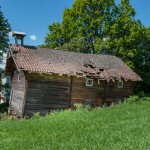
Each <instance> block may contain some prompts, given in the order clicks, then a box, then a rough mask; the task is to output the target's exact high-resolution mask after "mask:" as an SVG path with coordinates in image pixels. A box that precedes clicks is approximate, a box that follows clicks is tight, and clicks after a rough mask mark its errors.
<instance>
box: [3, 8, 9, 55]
mask: <svg viewBox="0 0 150 150" xmlns="http://www.w3.org/2000/svg"><path fill="white" fill-rule="evenodd" d="M10 31H11V29H10V24H9V23H8V20H6V19H5V18H4V15H3V12H2V11H1V7H0V56H2V54H3V52H6V49H7V48H8V41H9V32H10Z"/></svg>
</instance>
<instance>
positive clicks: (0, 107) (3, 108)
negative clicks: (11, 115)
mask: <svg viewBox="0 0 150 150" xmlns="http://www.w3.org/2000/svg"><path fill="white" fill-rule="evenodd" d="M8 107H9V103H2V104H0V113H4V112H8Z"/></svg>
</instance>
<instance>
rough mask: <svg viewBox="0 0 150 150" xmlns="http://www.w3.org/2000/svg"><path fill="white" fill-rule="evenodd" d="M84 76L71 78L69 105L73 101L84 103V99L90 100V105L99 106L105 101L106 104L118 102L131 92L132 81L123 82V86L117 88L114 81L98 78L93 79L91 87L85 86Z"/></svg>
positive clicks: (72, 103)
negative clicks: (99, 79)
mask: <svg viewBox="0 0 150 150" xmlns="http://www.w3.org/2000/svg"><path fill="white" fill-rule="evenodd" d="M85 84H86V79H85V78H76V77H73V79H72V93H71V107H72V108H73V105H74V103H82V104H84V102H85V100H86V99H90V100H91V101H92V106H94V107H97V106H101V105H102V103H103V102H105V103H106V104H107V105H108V106H109V105H110V104H111V103H112V102H115V103H116V102H118V101H120V100H123V99H124V98H126V97H129V96H130V95H132V94H133V87H132V82H131V81H128V82H125V81H124V82H123V88H117V81H116V82H112V81H110V82H107V81H103V80H101V81H100V84H98V79H94V80H93V87H86V85H85Z"/></svg>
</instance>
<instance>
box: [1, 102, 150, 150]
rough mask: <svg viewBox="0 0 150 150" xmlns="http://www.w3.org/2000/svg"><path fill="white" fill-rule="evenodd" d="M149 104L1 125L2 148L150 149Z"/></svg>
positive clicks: (57, 149) (37, 149) (36, 118)
mask: <svg viewBox="0 0 150 150" xmlns="http://www.w3.org/2000/svg"><path fill="white" fill-rule="evenodd" d="M149 114H150V102H146V101H144V102H140V103H137V104H127V103H124V104H119V105H117V106H114V107H110V108H102V109H101V108H98V109H94V110H90V111H88V110H85V109H79V110H77V111H70V110H66V111H62V112H59V113H58V112H55V113H53V114H52V115H47V116H45V117H38V116H37V117H34V118H32V119H27V120H20V121H18V120H14V121H1V122H0V139H1V144H0V149H1V150H3V149H4V150H5V149H15V150H17V149H19V150H20V149H36V150H39V149H40V150H43V149H46V150H47V149H50V150H51V149H52V150H61V149H62V150H77V149H78V150H80V149H82V150H83V149H84V150H101V149H102V150H105V149H113V150H116V149H117V150H118V149H133V150H135V149H143V150H148V149H149V148H150V140H149V139H150V115H149Z"/></svg>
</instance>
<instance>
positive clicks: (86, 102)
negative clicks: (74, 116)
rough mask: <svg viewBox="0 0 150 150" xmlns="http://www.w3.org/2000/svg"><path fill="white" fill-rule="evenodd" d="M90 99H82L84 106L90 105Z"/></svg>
mask: <svg viewBox="0 0 150 150" xmlns="http://www.w3.org/2000/svg"><path fill="white" fill-rule="evenodd" d="M91 102H92V101H91V100H90V99H85V101H84V106H89V107H90V106H91Z"/></svg>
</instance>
